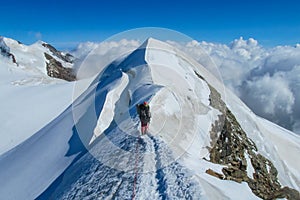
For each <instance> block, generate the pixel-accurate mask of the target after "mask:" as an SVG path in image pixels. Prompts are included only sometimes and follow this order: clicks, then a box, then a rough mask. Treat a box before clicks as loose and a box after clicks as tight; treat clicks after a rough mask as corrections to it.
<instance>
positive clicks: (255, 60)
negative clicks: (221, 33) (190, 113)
mask: <svg viewBox="0 0 300 200" xmlns="http://www.w3.org/2000/svg"><path fill="white" fill-rule="evenodd" d="M168 42H169V43H171V44H172V45H174V46H176V47H177V48H179V49H181V50H182V51H184V52H185V53H186V54H188V55H190V56H192V57H193V58H195V59H196V60H197V61H199V62H200V63H201V64H203V65H204V66H207V67H208V68H211V69H218V70H219V73H220V74H221V78H222V79H223V82H224V83H225V85H226V86H227V87H228V88H230V89H231V90H232V91H233V92H234V93H236V94H237V95H238V96H239V97H240V98H241V99H242V100H243V101H244V102H245V103H246V104H247V105H248V106H249V107H250V108H251V109H252V110H253V111H254V112H255V113H256V114H258V115H259V116H262V117H264V118H267V119H269V120H271V121H273V122H275V123H277V124H279V125H281V126H283V127H285V128H287V129H289V130H292V131H294V132H296V133H298V134H299V133H300V93H299V91H300V45H299V44H296V45H295V46H276V47H272V48H265V47H263V46H261V45H260V44H259V42H258V41H256V40H255V39H253V38H249V39H247V40H245V39H243V38H242V37H241V38H239V39H236V40H234V41H233V42H231V43H230V44H218V43H208V42H204V41H202V42H198V41H191V42H188V43H179V42H174V41H168ZM140 43H141V41H135V40H125V39H124V40H121V41H119V42H115V41H114V42H112V41H110V42H102V43H92V42H88V43H82V44H80V45H79V46H78V48H77V49H76V50H75V51H73V52H72V53H73V54H74V55H75V56H76V57H81V58H82V57H84V56H86V55H87V53H89V52H90V51H91V50H92V49H97V51H93V53H95V54H97V57H98V58H99V56H100V57H101V58H102V59H100V60H103V61H102V62H104V63H106V62H107V61H108V60H111V59H113V58H116V56H119V52H120V51H122V52H124V51H126V50H127V51H128V52H131V51H132V50H133V49H135V48H136V47H137V46H138V45H139V44H140ZM120 49H121V50H120ZM203 54H206V55H205V56H203ZM207 58H209V60H208V59H207ZM212 65H214V66H212Z"/></svg>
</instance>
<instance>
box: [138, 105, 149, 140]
mask: <svg viewBox="0 0 300 200" xmlns="http://www.w3.org/2000/svg"><path fill="white" fill-rule="evenodd" d="M136 108H137V113H138V114H139V117H140V120H141V132H142V135H145V134H146V133H147V131H148V128H149V122H150V118H151V113H150V106H149V104H148V102H147V101H145V102H144V103H142V104H138V105H136Z"/></svg>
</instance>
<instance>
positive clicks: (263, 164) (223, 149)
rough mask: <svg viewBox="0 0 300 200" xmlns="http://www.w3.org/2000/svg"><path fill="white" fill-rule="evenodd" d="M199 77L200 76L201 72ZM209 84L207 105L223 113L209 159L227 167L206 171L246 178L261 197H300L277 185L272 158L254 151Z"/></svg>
mask: <svg viewBox="0 0 300 200" xmlns="http://www.w3.org/2000/svg"><path fill="white" fill-rule="evenodd" d="M195 73H196V72H195ZM196 74H197V75H198V73H196ZM198 77H199V78H201V76H200V75H198ZM209 87H210V91H211V94H210V105H211V106H212V107H214V108H216V109H218V110H219V111H220V112H221V113H222V114H221V115H220V116H219V120H218V121H217V122H216V123H215V124H214V126H213V127H212V129H211V132H210V135H211V141H212V142H211V147H209V150H210V162H213V163H217V164H222V165H225V166H227V167H224V168H223V169H222V172H223V174H219V173H216V172H214V171H213V170H211V169H208V170H207V171H206V173H208V174H210V175H212V176H214V177H217V178H220V179H225V180H233V181H236V182H239V183H241V182H247V183H248V185H249V187H250V188H251V190H252V192H253V193H254V194H255V195H256V196H258V197H260V198H262V199H276V198H287V199H295V200H296V199H297V200H300V198H299V195H300V194H299V192H298V191H297V190H294V189H291V188H288V187H282V186H281V185H280V183H279V182H278V178H277V174H278V172H277V170H276V168H275V167H274V165H273V164H272V162H271V161H270V160H268V159H267V158H265V157H264V156H262V155H261V154H259V153H258V152H257V147H256V145H255V143H254V142H253V141H252V140H251V139H250V138H248V137H247V135H246V133H245V132H244V130H243V129H242V127H241V126H240V124H239V123H238V121H237V120H236V118H235V116H234V115H233V114H232V113H231V111H230V110H229V109H228V108H227V107H226V105H225V103H224V102H223V101H222V99H221V95H220V94H219V93H218V92H217V91H216V90H215V89H214V88H213V87H211V86H210V85H209ZM245 155H247V156H248V157H249V158H250V160H251V162H250V163H247V159H246V158H245ZM250 165H252V167H253V169H254V171H255V173H254V174H253V176H251V177H248V174H247V168H248V167H251V166H250Z"/></svg>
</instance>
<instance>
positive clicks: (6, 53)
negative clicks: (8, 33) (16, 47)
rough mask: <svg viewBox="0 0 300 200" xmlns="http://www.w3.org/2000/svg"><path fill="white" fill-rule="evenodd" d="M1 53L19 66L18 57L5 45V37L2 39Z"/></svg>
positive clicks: (0, 43)
mask: <svg viewBox="0 0 300 200" xmlns="http://www.w3.org/2000/svg"><path fill="white" fill-rule="evenodd" d="M0 53H1V55H3V56H5V57H8V58H11V59H12V62H13V63H15V64H17V65H18V63H17V60H16V57H15V56H14V55H13V54H12V53H10V48H9V47H8V46H7V45H6V44H5V42H4V40H3V37H0Z"/></svg>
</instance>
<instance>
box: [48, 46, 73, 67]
mask: <svg viewBox="0 0 300 200" xmlns="http://www.w3.org/2000/svg"><path fill="white" fill-rule="evenodd" d="M42 45H43V46H44V47H46V48H48V49H49V50H50V52H51V53H52V54H53V55H54V56H56V57H58V58H60V59H62V60H63V61H65V62H68V63H73V62H74V60H75V58H74V57H73V56H72V55H71V54H69V53H67V54H65V55H64V54H63V53H62V52H61V51H58V50H57V49H55V48H54V47H53V46H51V45H50V44H47V43H43V44H42Z"/></svg>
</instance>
